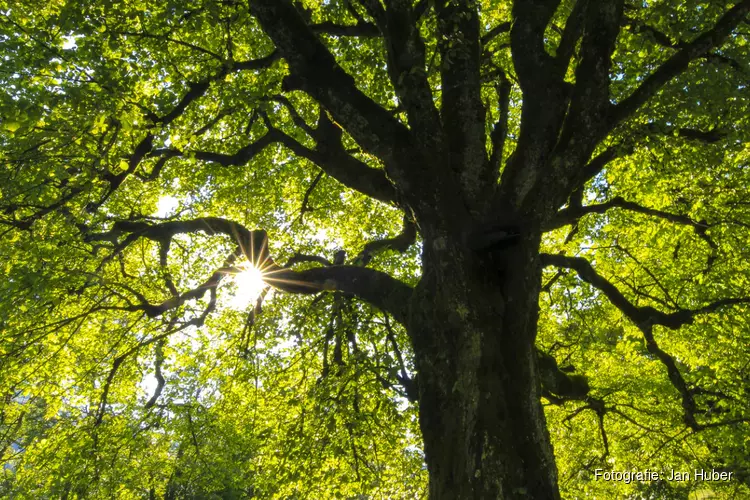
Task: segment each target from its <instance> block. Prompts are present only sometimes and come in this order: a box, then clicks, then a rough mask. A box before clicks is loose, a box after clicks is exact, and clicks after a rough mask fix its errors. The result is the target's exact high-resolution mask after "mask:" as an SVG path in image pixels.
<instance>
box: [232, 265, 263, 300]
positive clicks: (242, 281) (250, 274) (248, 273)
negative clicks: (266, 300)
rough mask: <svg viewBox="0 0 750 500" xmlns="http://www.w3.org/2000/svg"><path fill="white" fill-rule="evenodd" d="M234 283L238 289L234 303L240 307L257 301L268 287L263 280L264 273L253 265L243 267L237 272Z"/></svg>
mask: <svg viewBox="0 0 750 500" xmlns="http://www.w3.org/2000/svg"><path fill="white" fill-rule="evenodd" d="M234 283H235V285H236V289H235V292H234V297H233V299H232V304H233V305H235V306H238V307H244V306H247V305H248V304H250V303H251V302H254V301H256V300H257V299H258V297H260V294H261V293H263V289H264V288H265V287H266V283H265V282H264V281H263V273H262V272H261V270H260V269H258V268H257V267H255V266H252V265H248V266H247V267H243V268H242V270H241V271H240V272H238V273H237V274H235V275H234Z"/></svg>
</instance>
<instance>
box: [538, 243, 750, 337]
mask: <svg viewBox="0 0 750 500" xmlns="http://www.w3.org/2000/svg"><path fill="white" fill-rule="evenodd" d="M542 262H543V263H544V264H545V265H548V266H555V267H560V268H566V269H573V270H574V271H576V273H578V276H579V277H580V278H581V279H582V280H583V281H585V282H586V283H588V284H590V285H591V286H593V287H594V288H596V289H598V290H600V291H601V292H602V293H604V295H605V296H606V297H607V299H609V301H610V302H611V303H612V305H614V306H615V307H617V308H618V309H619V310H620V311H622V313H623V314H625V316H627V317H628V318H629V319H630V320H631V321H632V322H633V323H635V324H636V325H638V326H639V327H645V326H653V325H661V326H664V327H666V328H669V329H672V330H677V329H679V328H680V327H682V326H683V325H686V324H691V323H692V322H693V320H694V318H695V316H697V315H699V314H707V313H711V312H714V311H717V310H719V309H722V308H724V307H727V306H731V305H737V304H748V303H750V298H748V297H738V298H725V299H719V300H715V301H714V302H711V303H710V304H707V305H705V306H702V307H699V308H697V309H677V310H676V311H674V312H670V313H664V312H662V311H659V310H657V309H654V308H653V307H651V306H636V305H634V304H633V303H631V302H630V301H629V300H628V299H627V298H626V297H625V296H624V295H623V294H622V292H620V291H619V290H618V289H617V287H616V286H614V285H613V284H612V283H611V282H610V281H608V280H607V279H605V278H603V277H602V276H601V275H600V274H598V273H597V272H596V271H595V270H594V268H593V267H592V266H591V264H590V263H589V261H587V260H586V259H584V258H582V257H567V256H565V255H552V254H542Z"/></svg>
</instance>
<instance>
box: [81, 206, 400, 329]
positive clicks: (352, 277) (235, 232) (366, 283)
mask: <svg viewBox="0 0 750 500" xmlns="http://www.w3.org/2000/svg"><path fill="white" fill-rule="evenodd" d="M197 232H204V233H207V234H208V235H217V234H224V235H226V236H229V237H230V238H232V240H233V241H235V242H236V243H237V250H236V251H235V252H234V254H233V255H232V256H230V258H229V259H228V260H227V262H226V263H225V265H224V267H222V268H221V269H219V270H217V271H215V272H214V273H213V274H212V275H211V276H210V277H209V278H208V279H207V280H206V281H205V282H204V283H203V284H202V285H201V286H199V287H197V288H195V289H193V290H190V291H188V292H185V293H182V294H180V295H178V296H176V297H172V298H170V299H167V300H166V301H164V302H162V303H161V304H158V305H155V304H150V303H148V302H146V301H145V299H142V300H141V302H142V303H141V304H139V305H134V306H132V307H130V308H129V309H128V310H142V311H144V312H145V313H146V315H148V316H149V317H152V318H153V317H157V316H160V315H161V314H163V313H165V312H166V311H168V310H170V309H174V308H177V307H179V306H181V305H182V304H184V303H185V302H187V301H189V300H193V299H197V298H200V297H202V296H203V295H204V294H205V292H206V291H207V290H208V291H211V293H212V296H213V295H214V294H215V293H216V288H217V286H218V284H219V282H220V281H221V279H222V277H223V276H224V275H226V274H227V272H228V271H227V269H229V268H230V266H232V265H233V263H234V260H235V259H236V258H239V257H241V256H244V257H245V258H246V259H247V260H248V261H250V262H251V263H253V264H254V265H255V266H257V267H258V268H259V269H261V271H262V272H263V279H264V281H265V282H266V283H268V284H269V285H271V286H273V287H274V288H277V289H279V290H282V291H285V292H290V293H302V294H311V293H319V292H321V291H340V292H344V293H351V294H352V295H355V296H356V297H358V298H360V299H362V300H364V301H365V302H369V303H370V304H372V305H374V306H376V307H379V308H381V309H382V310H384V311H386V312H388V313H390V314H392V315H393V317H394V318H396V319H398V321H400V322H405V321H406V319H407V311H408V307H409V305H408V304H409V301H410V298H411V293H412V289H411V287H409V286H408V285H406V284H404V283H402V282H401V281H398V280H397V279H395V278H392V277H391V276H389V275H388V274H386V273H383V272H380V271H375V270H373V269H367V268H364V267H358V266H330V267H323V268H313V269H307V270H303V271H294V270H291V269H286V268H282V267H280V266H279V265H277V264H276V263H275V262H274V261H273V259H272V258H271V256H270V254H269V251H268V235H267V234H266V232H265V231H263V230H255V231H251V230H249V229H247V228H245V227H244V226H242V225H241V224H239V223H237V222H234V221H231V220H228V219H222V218H219V217H201V218H198V219H192V220H185V221H168V222H162V223H158V224H152V223H150V222H145V221H117V222H116V223H115V224H114V226H113V228H112V230H111V231H108V232H106V233H99V234H93V235H90V236H89V238H88V239H89V241H95V240H108V239H112V238H117V237H119V236H121V235H124V234H128V236H127V237H126V239H125V242H126V243H127V245H130V244H132V243H133V242H135V241H136V240H137V239H138V238H147V239H150V240H153V241H158V242H162V241H166V240H169V239H171V238H173V237H174V236H175V235H177V234H192V233H197ZM122 245H123V243H121V244H120V246H122ZM212 301H213V300H212Z"/></svg>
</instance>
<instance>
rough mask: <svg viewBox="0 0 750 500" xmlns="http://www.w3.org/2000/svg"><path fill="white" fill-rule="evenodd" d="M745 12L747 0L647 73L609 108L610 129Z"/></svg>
mask: <svg viewBox="0 0 750 500" xmlns="http://www.w3.org/2000/svg"><path fill="white" fill-rule="evenodd" d="M748 13H750V0H743V1H741V2H738V3H737V4H735V5H734V7H732V8H731V9H729V10H728V11H727V12H726V14H724V15H723V16H722V17H721V18H720V19H719V20H718V21H717V22H716V24H715V25H714V27H713V28H711V29H710V30H708V31H706V32H704V33H702V34H701V35H699V36H698V37H697V38H695V40H693V41H692V42H689V43H686V44H685V46H684V47H683V48H682V49H680V50H679V51H678V52H677V53H676V54H674V55H673V56H672V57H670V58H669V59H668V60H667V61H666V62H665V63H663V64H662V65H661V66H659V68H658V69H657V70H656V71H654V72H653V73H652V74H651V75H649V76H648V77H647V78H646V79H645V80H644V81H643V83H642V84H641V85H640V86H639V87H638V88H637V89H635V91H634V92H633V93H632V94H630V96H628V97H627V98H625V99H624V100H623V101H621V102H620V103H619V104H617V105H616V106H615V107H614V108H613V109H612V111H611V113H610V116H609V120H608V121H609V123H608V128H609V129H610V130H611V129H612V128H613V127H615V126H616V125H617V124H619V123H620V122H622V121H623V120H625V119H626V118H628V117H629V116H630V115H632V114H633V113H635V112H636V111H637V110H638V109H639V108H640V107H641V106H643V105H644V104H645V103H646V102H647V101H648V100H649V99H650V98H651V97H653V96H654V95H656V93H657V92H658V91H659V90H661V88H662V87H664V85H666V84H667V83H669V82H670V81H671V80H672V79H674V78H675V77H676V76H678V75H679V74H681V73H682V72H684V71H685V70H686V69H687V68H688V65H689V64H690V62H691V61H693V60H695V59H696V58H698V57H702V56H703V55H704V54H706V53H708V52H709V51H710V50H711V49H714V48H716V47H719V46H720V45H721V44H722V42H724V40H726V38H727V37H728V36H729V35H730V33H731V32H732V31H733V30H734V29H735V28H736V27H737V26H738V25H739V24H740V23H741V22H742V21H743V20H744V19H745V18H746V17H747V15H748Z"/></svg>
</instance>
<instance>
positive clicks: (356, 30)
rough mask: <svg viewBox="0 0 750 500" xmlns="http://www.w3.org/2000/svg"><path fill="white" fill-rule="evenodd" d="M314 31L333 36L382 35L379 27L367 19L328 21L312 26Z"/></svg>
mask: <svg viewBox="0 0 750 500" xmlns="http://www.w3.org/2000/svg"><path fill="white" fill-rule="evenodd" d="M310 28H311V29H312V30H313V33H324V34H326V35H331V36H358V37H366V38H372V37H377V36H380V31H379V30H378V27H377V26H375V25H374V24H372V23H368V22H366V21H360V22H358V23H357V24H348V25H345V24H336V23H333V22H331V21H326V22H322V23H318V24H313V25H312V26H310Z"/></svg>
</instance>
